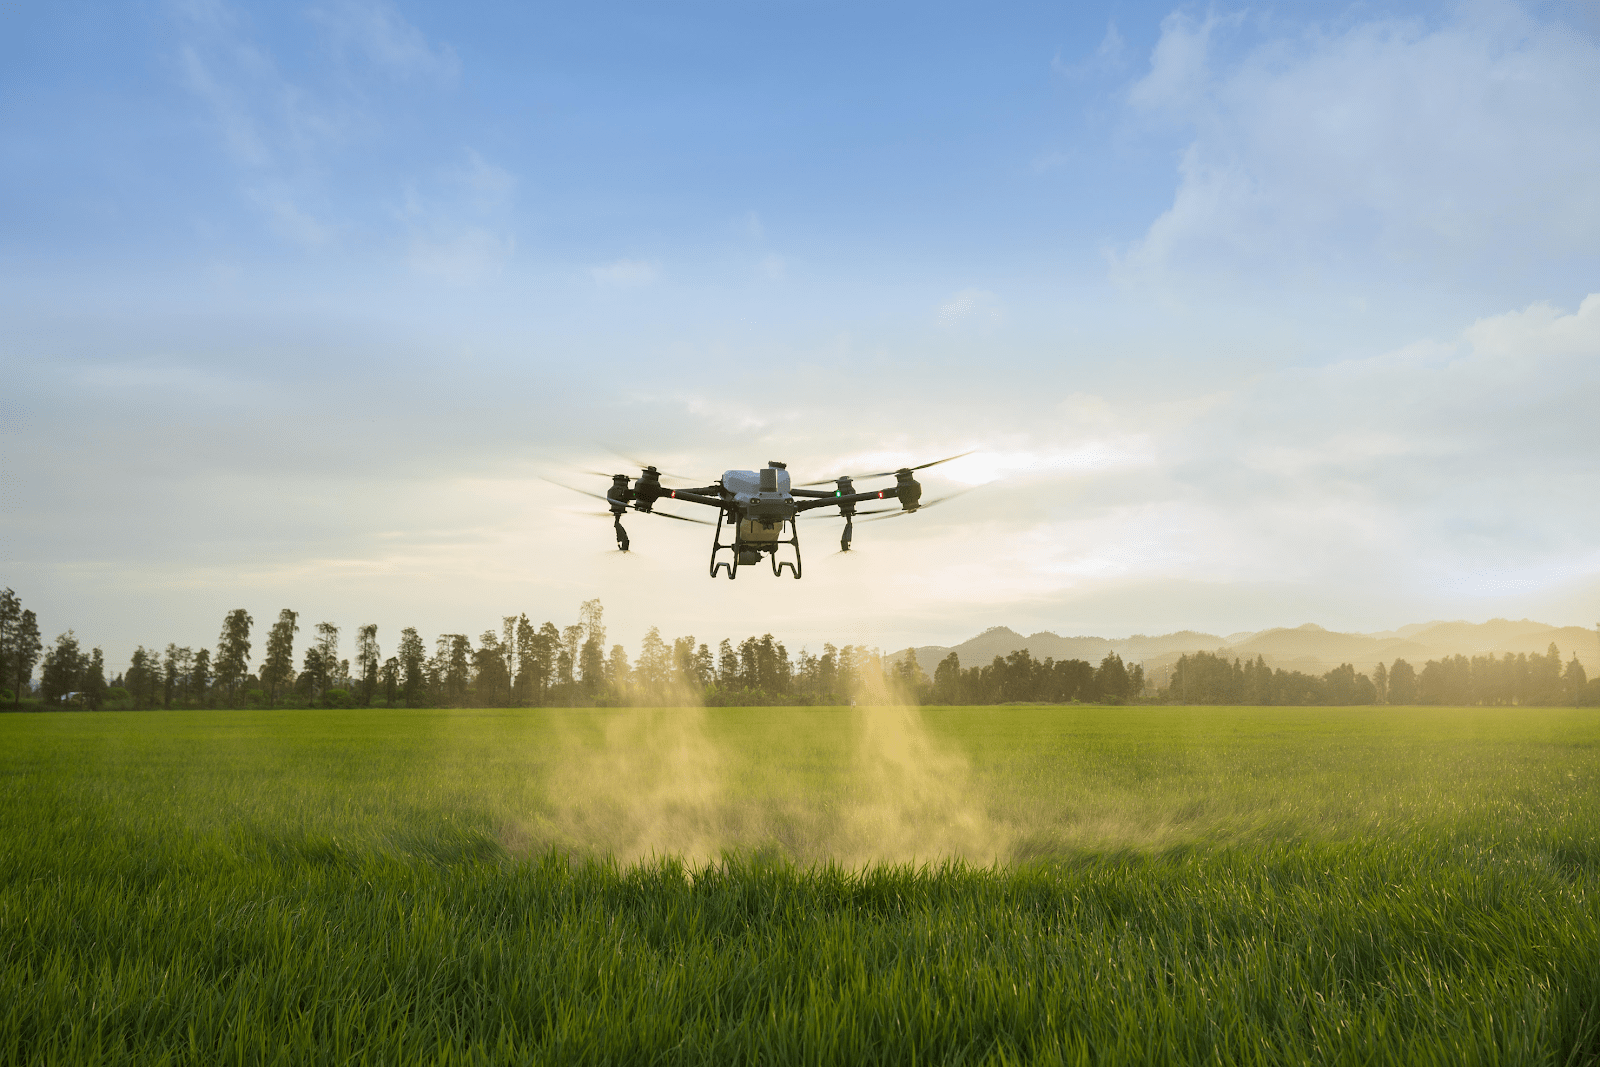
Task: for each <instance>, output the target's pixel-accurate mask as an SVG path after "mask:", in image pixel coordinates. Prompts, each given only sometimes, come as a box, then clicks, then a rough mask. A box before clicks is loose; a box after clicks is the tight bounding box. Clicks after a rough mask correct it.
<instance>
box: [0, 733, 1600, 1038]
mask: <svg viewBox="0 0 1600 1067" xmlns="http://www.w3.org/2000/svg"><path fill="white" fill-rule="evenodd" d="M1597 902H1600V718H1597V717H1596V716H1595V714H1594V713H1593V712H1592V711H1590V712H1583V711H1574V710H1556V709H1493V710H1491V709H1392V708H1363V709H1337V708H1335V709H1327V708H1320V709H1309V708H1308V709H1298V708H1297V709H1283V708H1142V707H1140V708H1092V707H1081V708H1080V707H1074V708H1038V707H1018V708H951V709H944V708H940V709H934V708H929V709H924V711H923V712H922V713H917V712H914V711H907V710H904V709H887V710H882V711H879V710H869V711H852V710H850V709H816V710H808V709H780V708H762V709H714V710H709V711H699V710H685V709H663V710H659V711H644V710H635V711H628V712H583V711H565V710H563V711H531V712H530V711H477V712H462V711H384V712H375V713H374V712H365V713H364V712H359V711H337V712H333V711H315V710H312V711H289V712H284V711H280V712H275V713H255V712H252V713H227V712H195V713H141V714H126V713H125V714H115V713H112V714H98V715H96V714H56V715H19V716H0V1063H7V1064H10V1063H16V1064H23V1063H63V1062H83V1063H91V1062H95V1063H100V1062H104V1063H110V1062H146V1063H154V1062H170V1063H207V1064H209V1063H293V1064H301V1063H364V1062H372V1063H380V1062H382V1063H388V1062H404V1063H414V1062H461V1063H489V1062H500V1063H618V1064H622V1063H663V1064H669V1063H718V1064H721V1063H789V1062H794V1063H851V1064H855V1063H906V1064H911V1063H929V1062H932V1063H941V1062H942V1063H1140V1064H1145V1063H1261V1064H1286V1063H1287V1064H1292V1063H1306V1064H1324V1063H1351V1064H1355V1063H1361V1064H1368V1063H1384V1062H1397V1063H1399V1062H1403V1063H1441V1064H1462V1063H1485V1064H1553V1065H1565V1064H1577V1063H1596V1062H1600V906H1597Z"/></svg>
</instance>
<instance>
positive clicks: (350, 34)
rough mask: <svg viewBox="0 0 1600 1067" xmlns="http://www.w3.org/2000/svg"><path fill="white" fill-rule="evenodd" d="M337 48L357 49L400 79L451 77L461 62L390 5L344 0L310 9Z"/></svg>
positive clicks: (368, 1)
mask: <svg viewBox="0 0 1600 1067" xmlns="http://www.w3.org/2000/svg"><path fill="white" fill-rule="evenodd" d="M311 15H312V17H313V18H314V19H316V20H317V21H318V22H320V23H321V24H322V25H323V26H324V27H325V28H326V29H327V31H328V35H329V38H330V40H331V43H332V44H333V45H334V47H335V48H336V49H338V50H339V51H351V52H356V53H359V54H360V55H362V56H363V57H365V58H366V60H367V61H368V62H370V63H371V64H372V65H373V66H374V67H377V68H379V69H381V70H384V71H386V72H388V73H390V74H391V75H394V76H396V77H401V78H411V77H420V78H429V79H435V80H440V81H448V80H452V79H454V78H455V77H456V75H457V74H459V73H460V70H461V63H460V61H459V60H458V59H457V58H456V53H455V50H454V49H452V48H451V47H450V46H449V45H447V44H437V45H436V44H433V43H431V42H430V41H429V40H428V38H427V36H426V35H425V34H424V33H423V32H422V31H421V30H419V29H417V27H415V26H413V25H412V24H411V23H409V22H407V21H406V19H405V18H404V17H403V16H401V14H400V13H399V12H397V11H396V10H395V9H394V8H393V7H392V6H391V5H389V4H385V3H379V2H376V0H343V2H339V3H332V4H326V5H323V6H321V7H317V8H314V9H312V12H311Z"/></svg>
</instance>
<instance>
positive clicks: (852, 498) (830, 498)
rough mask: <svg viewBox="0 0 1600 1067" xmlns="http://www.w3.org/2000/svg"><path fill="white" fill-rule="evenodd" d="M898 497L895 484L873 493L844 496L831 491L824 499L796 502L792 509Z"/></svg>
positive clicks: (896, 498) (898, 493)
mask: <svg viewBox="0 0 1600 1067" xmlns="http://www.w3.org/2000/svg"><path fill="white" fill-rule="evenodd" d="M795 495H796V496H798V495H799V494H798V493H796V494H795ZM899 499H900V488H899V487H898V486H896V487H895V488H893V489H883V490H880V491H878V492H874V493H848V494H846V495H844V496H835V495H833V494H832V493H829V494H828V495H827V499H825V500H807V501H806V502H805V503H803V504H796V505H795V506H794V509H795V510H796V511H810V510H811V509H812V508H827V507H832V506H834V505H835V504H859V503H861V502H862V501H863V500H899Z"/></svg>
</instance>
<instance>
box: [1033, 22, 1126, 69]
mask: <svg viewBox="0 0 1600 1067" xmlns="http://www.w3.org/2000/svg"><path fill="white" fill-rule="evenodd" d="M1126 56H1127V42H1126V41H1124V40H1123V39H1122V34H1121V33H1120V32H1119V31H1118V30H1117V24H1116V23H1115V22H1112V23H1108V24H1107V25H1106V35H1105V36H1104V37H1103V38H1101V39H1100V44H1099V45H1098V46H1097V47H1096V48H1095V50H1094V53H1093V54H1092V55H1090V56H1089V57H1088V58H1087V59H1084V60H1082V61H1081V62H1078V63H1068V62H1066V61H1064V60H1063V59H1062V58H1061V55H1060V54H1059V53H1057V54H1056V56H1055V57H1054V58H1053V59H1051V60H1050V70H1051V71H1052V72H1053V73H1055V74H1057V75H1060V76H1062V77H1067V78H1082V77H1085V76H1087V75H1090V74H1102V73H1105V72H1107V71H1113V70H1117V69H1118V68H1120V67H1121V66H1122V65H1123V64H1124V63H1125V62H1126V61H1127V60H1126Z"/></svg>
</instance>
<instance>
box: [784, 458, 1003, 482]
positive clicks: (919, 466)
mask: <svg viewBox="0 0 1600 1067" xmlns="http://www.w3.org/2000/svg"><path fill="white" fill-rule="evenodd" d="M975 451H977V450H976V449H970V448H969V449H968V450H967V451H965V452H958V453H957V454H955V455H953V456H946V457H944V458H943V459H936V460H934V461H932V462H931V463H919V464H917V465H916V466H915V467H898V468H896V469H895V470H892V471H879V472H877V473H876V474H852V475H851V476H850V477H851V478H852V479H855V478H889V477H893V476H894V475H896V474H899V473H900V472H901V471H920V470H923V469H924V468H927V467H937V466H938V465H939V464H941V463H949V462H950V461H951V460H953V459H960V458H961V457H962V456H970V455H972V453H973V452H975ZM838 480H839V479H837V478H824V479H822V480H821V481H819V482H801V483H800V487H801V488H804V487H806V486H811V485H832V484H833V483H835V482H837V481H838Z"/></svg>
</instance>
